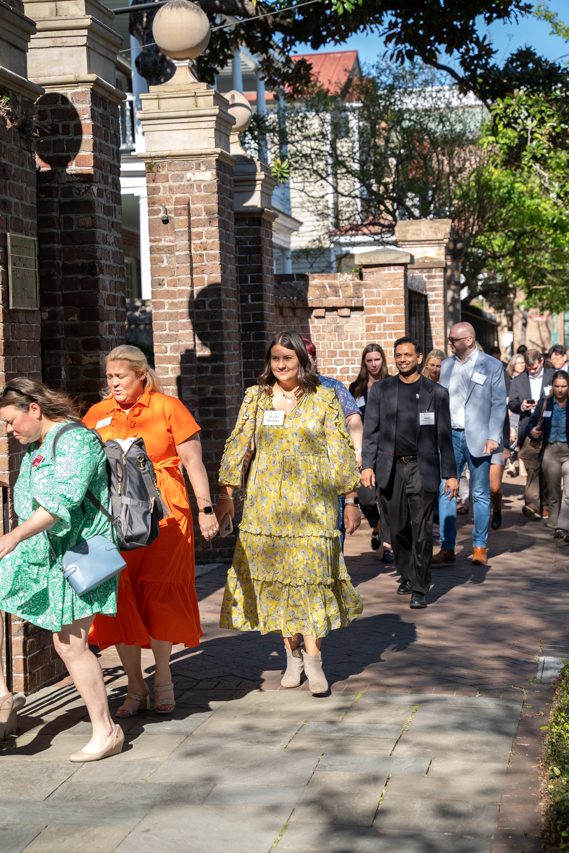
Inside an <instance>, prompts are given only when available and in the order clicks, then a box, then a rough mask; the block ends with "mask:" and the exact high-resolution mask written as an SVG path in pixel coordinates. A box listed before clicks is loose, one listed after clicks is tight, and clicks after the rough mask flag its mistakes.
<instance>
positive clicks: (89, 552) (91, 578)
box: [44, 442, 126, 595]
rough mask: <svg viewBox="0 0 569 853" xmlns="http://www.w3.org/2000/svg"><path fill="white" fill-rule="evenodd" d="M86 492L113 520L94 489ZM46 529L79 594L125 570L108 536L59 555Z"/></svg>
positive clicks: (47, 537)
mask: <svg viewBox="0 0 569 853" xmlns="http://www.w3.org/2000/svg"><path fill="white" fill-rule="evenodd" d="M54 446H55V442H54ZM86 496H87V497H88V498H89V500H90V501H91V502H92V503H93V504H94V505H95V506H96V507H97V509H98V510H100V511H101V512H103V514H104V515H106V516H107V517H108V518H110V519H111V521H112V516H111V515H110V513H108V511H106V510H105V508H104V507H103V506H102V504H101V502H100V501H99V500H98V499H97V498H96V497H95V496H94V495H93V494H92V492H91V491H87V493H86ZM44 532H45V538H46V539H47V542H48V545H49V549H50V551H51V553H52V555H53V558H54V559H55V562H56V565H57V566H59V568H60V569H61V571H62V572H63V577H64V578H67V580H68V581H69V583H70V584H71V586H72V587H73V589H74V590H75V592H76V593H77V595H85V594H86V593H87V592H91V591H92V590H93V589H97V587H98V586H101V584H103V583H105V581H108V580H110V579H111V578H114V577H115V575H118V574H119V573H120V572H122V570H123V569H124V567H125V566H126V563H125V561H124V559H123V557H122V555H121V553H120V551H119V549H118V548H117V546H116V545H115V544H114V542H111V541H110V539H107V537H106V536H100V535H99V536H91V537H90V539H85V540H83V541H82V542H78V543H77V545H74V546H73V548H70V549H69V550H68V551H66V552H65V554H64V555H63V557H61V559H60V558H59V557H58V556H57V554H56V553H55V550H54V547H53V545H52V544H51V540H50V538H49V536H48V534H47V530H46V531H44Z"/></svg>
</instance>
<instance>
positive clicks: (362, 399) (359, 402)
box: [356, 397, 366, 406]
mask: <svg viewBox="0 0 569 853" xmlns="http://www.w3.org/2000/svg"><path fill="white" fill-rule="evenodd" d="M365 404H366V398H365V397H358V399H357V400H356V405H357V406H365Z"/></svg>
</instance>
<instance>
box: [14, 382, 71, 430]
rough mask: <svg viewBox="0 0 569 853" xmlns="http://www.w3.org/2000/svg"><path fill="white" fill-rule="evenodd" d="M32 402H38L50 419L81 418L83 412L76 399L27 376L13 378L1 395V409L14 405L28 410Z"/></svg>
mask: <svg viewBox="0 0 569 853" xmlns="http://www.w3.org/2000/svg"><path fill="white" fill-rule="evenodd" d="M32 403H37V404H38V406H39V407H40V410H41V413H42V415H43V416H44V418H47V419H48V420H50V421H56V422H57V421H80V420H81V412H80V411H79V406H78V405H77V403H76V402H75V400H72V399H71V397H68V395H67V394H63V393H62V392H61V391H52V389H51V388H48V387H47V385H44V384H43V383H42V382H35V381H34V380H33V379H28V378H27V377H26V376H17V377H16V378H15V379H12V380H11V381H10V382H8V384H7V385H5V386H4V390H3V391H2V394H1V395H0V409H3V408H5V407H6V406H14V408H16V409H19V411H20V412H27V411H29V408H30V406H31V404H32Z"/></svg>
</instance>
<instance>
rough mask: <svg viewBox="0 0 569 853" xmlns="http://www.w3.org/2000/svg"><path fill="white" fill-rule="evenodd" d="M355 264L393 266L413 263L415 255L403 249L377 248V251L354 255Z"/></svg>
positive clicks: (360, 265)
mask: <svg viewBox="0 0 569 853" xmlns="http://www.w3.org/2000/svg"><path fill="white" fill-rule="evenodd" d="M353 258H354V265H355V266H358V267H391V266H401V265H403V264H412V263H413V260H414V259H413V255H410V254H409V252H405V251H402V250H401V249H377V251H375V252H362V253H361V254H357V255H353Z"/></svg>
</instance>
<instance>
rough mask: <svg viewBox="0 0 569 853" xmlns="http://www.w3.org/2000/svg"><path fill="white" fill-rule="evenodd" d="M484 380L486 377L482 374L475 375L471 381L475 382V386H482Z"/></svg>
mask: <svg viewBox="0 0 569 853" xmlns="http://www.w3.org/2000/svg"><path fill="white" fill-rule="evenodd" d="M486 379H487V377H486V375H485V374H484V373H475V374H474V376H473V377H472V381H473V382H476V384H477V385H484V383H485V382H486Z"/></svg>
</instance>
